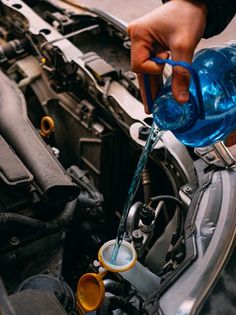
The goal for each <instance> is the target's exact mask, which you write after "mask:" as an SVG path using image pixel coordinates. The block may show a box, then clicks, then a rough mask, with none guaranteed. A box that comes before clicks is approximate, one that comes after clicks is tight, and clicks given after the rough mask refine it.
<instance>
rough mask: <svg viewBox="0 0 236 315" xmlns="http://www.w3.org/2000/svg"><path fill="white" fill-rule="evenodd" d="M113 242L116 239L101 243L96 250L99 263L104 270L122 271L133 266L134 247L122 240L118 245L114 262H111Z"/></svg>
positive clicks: (135, 257) (134, 261) (134, 257)
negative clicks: (97, 250)
mask: <svg viewBox="0 0 236 315" xmlns="http://www.w3.org/2000/svg"><path fill="white" fill-rule="evenodd" d="M115 243H116V240H111V241H108V242H106V243H105V244H103V245H102V247H101V248H100V250H99V252H98V260H99V261H100V263H101V265H102V266H103V267H104V268H105V269H106V270H109V271H112V272H123V271H127V270H129V269H131V268H133V266H134V265H135V263H136V260H137V254H136V251H135V249H134V247H133V246H132V245H131V244H130V243H128V242H126V241H124V240H123V241H122V243H121V245H120V248H119V251H118V255H117V259H116V262H115V264H113V263H111V257H112V252H113V248H114V246H115Z"/></svg>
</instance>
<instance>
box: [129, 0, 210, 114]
mask: <svg viewBox="0 0 236 315" xmlns="http://www.w3.org/2000/svg"><path fill="white" fill-rule="evenodd" d="M206 11H207V10H206V7H205V5H204V4H201V3H198V2H196V1H193V0H189V1H188V0H172V1H169V2H167V3H165V4H164V5H162V6H161V7H159V8H157V9H156V10H154V11H152V12H151V13H149V14H147V15H145V16H143V17H141V18H139V19H137V20H135V21H133V22H131V23H130V24H129V26H128V32H129V35H130V39H131V66H132V69H133V71H134V72H136V73H137V74H138V80H139V85H140V92H141V97H142V100H143V103H144V108H145V112H146V113H148V114H149V110H148V105H147V102H146V95H145V88H144V81H143V74H144V73H148V74H150V85H151V91H152V97H153V98H155V96H156V95H157V92H158V89H160V86H161V74H162V72H163V69H164V66H163V65H157V64H156V63H155V62H153V61H151V60H150V57H151V56H156V57H159V58H162V59H166V58H168V57H169V52H170V53H171V57H172V59H173V60H175V61H186V62H189V63H191V62H192V58H193V54H194V50H195V48H196V46H197V44H198V43H199V41H200V39H201V38H202V35H203V33H204V29H205V26H206V13H207V12H206ZM189 81H190V74H189V72H188V71H187V70H186V69H184V68H182V67H174V68H173V72H172V94H173V96H174V98H175V99H176V100H177V101H178V102H179V103H185V102H187V101H188V99H189V91H188V90H189Z"/></svg>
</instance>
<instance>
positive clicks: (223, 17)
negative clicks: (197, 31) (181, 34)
mask: <svg viewBox="0 0 236 315" xmlns="http://www.w3.org/2000/svg"><path fill="white" fill-rule="evenodd" d="M167 1H168V0H163V2H167ZM172 1H175V0H172ZM196 2H201V3H204V4H206V6H207V24H206V29H205V32H204V38H208V37H212V36H214V35H217V34H219V33H221V32H222V31H223V30H224V29H225V27H226V26H227V25H228V24H229V22H230V21H231V20H232V18H233V17H234V15H235V13H236V0H198V1H196Z"/></svg>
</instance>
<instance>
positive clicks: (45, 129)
mask: <svg viewBox="0 0 236 315" xmlns="http://www.w3.org/2000/svg"><path fill="white" fill-rule="evenodd" d="M40 128H41V130H40V132H39V133H40V135H41V136H42V137H43V138H46V137H49V136H50V135H51V134H52V133H53V131H54V130H55V123H54V120H53V119H52V117H50V116H44V117H43V118H42V120H41V125H40Z"/></svg>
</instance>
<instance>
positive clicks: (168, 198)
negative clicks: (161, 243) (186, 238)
mask: <svg viewBox="0 0 236 315" xmlns="http://www.w3.org/2000/svg"><path fill="white" fill-rule="evenodd" d="M150 201H151V202H156V201H172V202H175V203H177V205H178V206H179V208H177V222H176V234H177V235H181V234H182V233H183V229H184V224H183V211H182V210H183V203H182V202H181V200H179V199H178V198H176V197H174V196H170V195H160V196H156V197H152V198H150Z"/></svg>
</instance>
